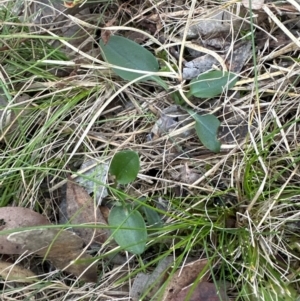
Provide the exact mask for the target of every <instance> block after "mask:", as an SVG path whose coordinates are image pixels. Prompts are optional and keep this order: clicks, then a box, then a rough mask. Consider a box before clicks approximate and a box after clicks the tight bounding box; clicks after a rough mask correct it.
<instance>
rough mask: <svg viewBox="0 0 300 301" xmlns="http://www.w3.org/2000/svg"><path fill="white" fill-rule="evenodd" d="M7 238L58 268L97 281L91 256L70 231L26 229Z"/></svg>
mask: <svg viewBox="0 0 300 301" xmlns="http://www.w3.org/2000/svg"><path fill="white" fill-rule="evenodd" d="M7 239H8V240H9V241H11V242H13V243H17V244H19V245H22V246H23V251H24V250H28V251H30V252H33V253H35V254H37V255H39V256H42V257H44V258H45V259H48V260H50V261H51V262H52V263H53V265H54V266H55V267H57V268H58V269H65V270H66V271H67V272H69V273H71V274H73V275H75V276H80V278H81V279H82V280H85V281H87V282H96V281H97V268H96V266H95V265H92V266H90V265H91V263H90V262H91V259H92V256H90V255H88V254H85V253H84V252H83V240H82V239H81V238H80V237H78V236H77V235H76V234H74V233H72V232H70V231H65V230H59V229H35V230H27V231H22V232H17V233H12V234H10V235H9V236H8V238H7ZM79 259H80V260H81V261H82V262H79V263H76V262H73V263H72V261H76V260H79ZM85 260H86V261H87V262H85ZM71 263H72V264H71ZM70 264H71V265H70ZM69 265H70V266H69Z"/></svg>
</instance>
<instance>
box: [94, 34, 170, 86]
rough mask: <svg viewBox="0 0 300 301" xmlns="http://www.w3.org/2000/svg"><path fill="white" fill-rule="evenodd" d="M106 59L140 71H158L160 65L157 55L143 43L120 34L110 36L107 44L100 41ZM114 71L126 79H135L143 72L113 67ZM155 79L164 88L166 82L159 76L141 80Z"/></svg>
mask: <svg viewBox="0 0 300 301" xmlns="http://www.w3.org/2000/svg"><path fill="white" fill-rule="evenodd" d="M99 44H100V47H101V51H102V54H103V56H104V58H105V60H106V61H107V62H108V63H110V64H112V65H116V66H119V67H122V68H128V69H134V70H139V71H148V72H157V71H158V69H159V65H158V62H157V59H156V58H155V56H154V55H153V54H152V53H151V52H150V51H148V50H147V49H145V48H144V47H142V46H141V45H139V44H137V43H135V42H133V41H131V40H129V39H126V38H124V37H120V36H110V38H109V40H108V42H107V43H106V44H105V43H104V42H103V40H100V42H99ZM113 71H114V72H115V73H116V74H117V75H119V76H120V77H122V78H123V79H125V80H129V81H131V80H135V79H137V78H139V77H141V76H143V75H144V74H143V73H138V72H134V71H126V70H121V69H117V68H113ZM147 80H155V81H157V82H158V83H159V84H160V85H162V86H163V87H164V88H167V85H166V83H165V82H164V81H163V80H162V79H161V78H160V77H158V76H154V75H149V76H147V77H145V78H143V79H142V80H141V81H147Z"/></svg>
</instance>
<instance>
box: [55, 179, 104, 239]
mask: <svg viewBox="0 0 300 301" xmlns="http://www.w3.org/2000/svg"><path fill="white" fill-rule="evenodd" d="M60 207H61V216H60V222H61V223H65V222H66V220H68V221H69V223H70V224H80V225H82V224H94V225H95V226H97V225H99V224H102V225H107V223H106V221H105V219H104V218H103V216H102V213H101V211H100V210H99V208H98V207H97V206H96V205H95V204H94V201H93V199H92V198H91V197H90V196H89V194H88V193H87V192H86V190H85V189H84V188H82V187H81V186H79V185H77V184H76V183H75V182H74V181H72V180H70V179H69V180H68V183H67V196H66V200H65V202H62V204H61V206H60ZM74 232H75V233H76V234H77V235H78V236H80V237H81V238H82V239H83V240H84V242H85V243H87V244H89V243H91V242H92V241H94V242H97V243H104V242H105V241H106V240H107V239H108V237H109V236H110V233H109V230H108V229H101V228H95V229H92V228H76V229H74Z"/></svg>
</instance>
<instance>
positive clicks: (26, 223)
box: [0, 207, 50, 254]
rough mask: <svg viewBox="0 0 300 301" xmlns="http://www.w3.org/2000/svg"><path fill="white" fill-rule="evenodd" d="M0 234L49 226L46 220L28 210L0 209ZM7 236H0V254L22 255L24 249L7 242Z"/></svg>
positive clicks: (18, 208)
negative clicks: (18, 229)
mask: <svg viewBox="0 0 300 301" xmlns="http://www.w3.org/2000/svg"><path fill="white" fill-rule="evenodd" d="M0 224H1V226H0V234H1V232H2V231H6V230H12V229H15V228H22V227H32V226H40V225H50V223H49V221H48V219H47V218H46V217H45V216H43V215H41V214H39V213H36V212H34V211H32V210H30V209H27V208H22V207H3V208H0ZM7 236H8V235H0V253H1V254H22V253H23V252H24V249H22V246H21V245H20V244H16V243H12V242H10V241H8V240H7Z"/></svg>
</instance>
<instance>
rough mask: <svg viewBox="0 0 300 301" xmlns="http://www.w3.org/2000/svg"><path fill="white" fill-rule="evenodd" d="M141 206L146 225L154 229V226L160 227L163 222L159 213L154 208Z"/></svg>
mask: <svg viewBox="0 0 300 301" xmlns="http://www.w3.org/2000/svg"><path fill="white" fill-rule="evenodd" d="M142 208H143V211H144V213H145V215H146V220H147V225H148V226H149V227H151V228H152V229H155V228H161V227H162V226H163V222H162V220H161V218H160V216H159V214H158V213H157V211H155V210H154V209H152V208H150V207H146V206H143V207H142Z"/></svg>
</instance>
